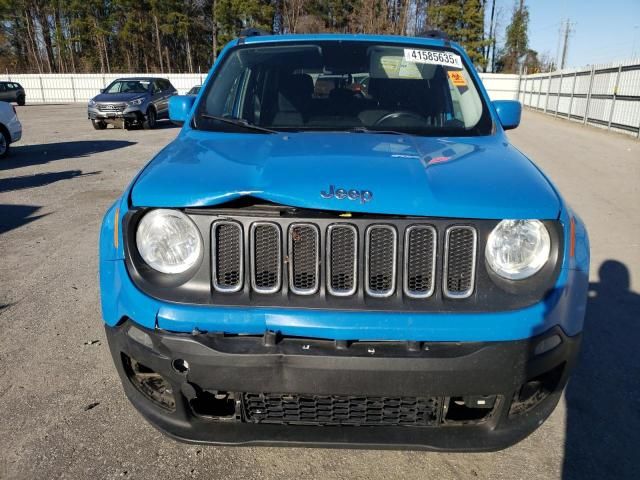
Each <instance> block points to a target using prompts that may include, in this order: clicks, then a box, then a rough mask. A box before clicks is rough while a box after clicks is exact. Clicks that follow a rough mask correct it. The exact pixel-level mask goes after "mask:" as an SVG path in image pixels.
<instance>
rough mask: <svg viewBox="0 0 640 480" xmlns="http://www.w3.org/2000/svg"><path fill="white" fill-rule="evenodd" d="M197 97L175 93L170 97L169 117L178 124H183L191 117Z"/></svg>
mask: <svg viewBox="0 0 640 480" xmlns="http://www.w3.org/2000/svg"><path fill="white" fill-rule="evenodd" d="M194 100H195V97H192V96H189V95H174V96H172V97H170V98H169V119H170V120H171V121H172V122H173V123H175V124H176V125H182V124H184V122H185V121H186V120H187V118H188V117H189V113H191V108H192V107H193V102H194Z"/></svg>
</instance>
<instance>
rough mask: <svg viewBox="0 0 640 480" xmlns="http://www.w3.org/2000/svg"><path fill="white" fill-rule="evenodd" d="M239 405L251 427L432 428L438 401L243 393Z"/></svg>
mask: <svg viewBox="0 0 640 480" xmlns="http://www.w3.org/2000/svg"><path fill="white" fill-rule="evenodd" d="M242 404H243V409H244V413H245V418H246V420H247V422H252V423H275V424H298V425H357V426H375V425H385V426H388V425H408V426H432V425H436V424H437V423H438V416H439V415H440V409H441V405H442V399H441V398H440V397H366V396H340V395H303V394H275V393H245V394H243V395H242Z"/></svg>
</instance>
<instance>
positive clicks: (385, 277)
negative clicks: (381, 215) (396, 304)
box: [365, 225, 397, 297]
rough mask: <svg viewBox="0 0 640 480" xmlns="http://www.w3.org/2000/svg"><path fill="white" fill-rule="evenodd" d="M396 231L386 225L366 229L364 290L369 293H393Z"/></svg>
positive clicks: (379, 294) (377, 294)
mask: <svg viewBox="0 0 640 480" xmlns="http://www.w3.org/2000/svg"><path fill="white" fill-rule="evenodd" d="M396 243H397V242H396V231H395V229H394V228H393V227H390V226H387V225H376V226H372V227H369V229H368V230H367V259H366V265H367V271H366V274H365V281H366V283H367V284H366V290H367V293H368V294H369V295H372V296H377V297H387V296H389V295H392V294H393V291H394V290H395V281H396V249H397V245H396Z"/></svg>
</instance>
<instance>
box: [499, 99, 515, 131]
mask: <svg viewBox="0 0 640 480" xmlns="http://www.w3.org/2000/svg"><path fill="white" fill-rule="evenodd" d="M492 103H493V107H494V108H495V109H496V113H497V114H498V118H499V119H500V123H501V124H502V128H504V129H505V130H511V129H512V128H516V127H517V126H518V125H520V117H521V116H522V105H521V104H520V102H518V101H517V100H494V101H493V102H492Z"/></svg>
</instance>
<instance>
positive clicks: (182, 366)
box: [171, 358, 189, 375]
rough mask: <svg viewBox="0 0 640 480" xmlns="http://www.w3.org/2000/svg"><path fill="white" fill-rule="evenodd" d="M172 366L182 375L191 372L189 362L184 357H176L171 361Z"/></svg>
mask: <svg viewBox="0 0 640 480" xmlns="http://www.w3.org/2000/svg"><path fill="white" fill-rule="evenodd" d="M171 366H172V367H173V369H174V370H175V371H176V372H178V373H179V374H180V375H186V374H187V373H189V362H187V361H186V360H183V359H182V358H176V359H175V360H174V361H173V362H171Z"/></svg>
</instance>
